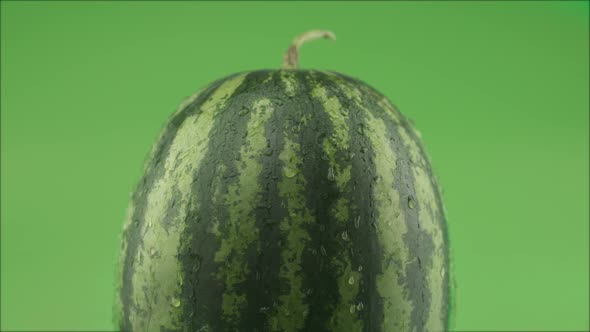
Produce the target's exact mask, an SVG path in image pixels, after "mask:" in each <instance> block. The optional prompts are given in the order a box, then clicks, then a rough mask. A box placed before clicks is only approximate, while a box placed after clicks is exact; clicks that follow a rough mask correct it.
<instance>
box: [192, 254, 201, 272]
mask: <svg viewBox="0 0 590 332" xmlns="http://www.w3.org/2000/svg"><path fill="white" fill-rule="evenodd" d="M200 269H201V256H199V255H195V257H194V263H193V272H194V273H196V272H199V270H200Z"/></svg>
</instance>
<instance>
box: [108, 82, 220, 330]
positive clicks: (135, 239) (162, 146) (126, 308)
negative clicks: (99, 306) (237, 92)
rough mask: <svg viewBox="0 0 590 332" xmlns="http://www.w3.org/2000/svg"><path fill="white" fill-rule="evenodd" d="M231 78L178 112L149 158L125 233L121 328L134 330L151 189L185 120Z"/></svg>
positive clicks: (158, 177)
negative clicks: (137, 271)
mask: <svg viewBox="0 0 590 332" xmlns="http://www.w3.org/2000/svg"><path fill="white" fill-rule="evenodd" d="M229 78H231V77H228V78H225V79H222V80H218V81H216V82H214V83H212V84H211V85H210V86H209V87H208V88H207V89H206V90H205V91H203V93H202V94H201V95H199V96H198V97H197V98H196V99H195V100H194V101H193V102H192V103H190V104H188V105H187V106H186V107H185V109H184V110H182V111H180V112H178V113H176V114H175V115H174V116H173V117H172V118H171V119H170V121H169V122H168V124H167V126H166V128H165V129H164V133H163V135H162V137H161V139H160V141H159V142H158V143H157V147H156V149H155V150H154V153H153V156H152V157H151V158H152V159H151V160H149V161H147V164H148V167H147V168H146V171H145V173H144V175H143V177H142V179H141V180H140V182H139V184H138V186H137V188H136V189H135V191H134V193H133V196H132V202H133V205H134V207H135V208H134V212H133V216H132V220H131V224H130V225H129V228H127V229H126V230H125V231H124V233H123V239H124V241H125V243H126V244H127V250H126V252H125V260H124V263H123V271H122V274H123V275H122V278H123V280H122V285H121V291H120V297H121V300H120V301H121V307H122V308H121V311H122V317H121V321H120V322H119V324H120V328H121V330H125V331H128V330H131V329H132V326H131V322H130V320H129V318H130V310H131V307H132V306H133V305H134V304H133V303H134V302H133V301H132V296H133V286H132V276H133V273H134V264H135V256H136V255H137V250H138V248H139V247H140V246H141V245H142V240H141V234H140V231H139V230H140V229H141V228H142V226H143V223H144V222H145V218H144V213H145V211H146V207H147V206H146V204H147V195H148V193H149V191H150V190H151V188H153V186H154V184H155V182H156V181H157V180H158V179H160V178H161V177H162V176H163V174H164V171H165V169H164V165H162V162H163V161H164V160H166V158H167V156H168V151H169V148H170V145H171V144H172V141H173V140H174V137H175V135H176V132H177V130H178V128H180V126H181V124H182V123H183V121H184V120H185V119H186V118H187V117H189V116H191V115H192V114H194V113H195V112H197V111H198V110H199V107H198V106H199V105H201V104H202V103H203V102H204V101H205V100H206V99H207V98H208V97H209V96H210V95H211V94H212V93H213V91H215V89H216V88H217V87H219V85H221V84H222V83H223V82H224V81H225V80H226V79H229Z"/></svg>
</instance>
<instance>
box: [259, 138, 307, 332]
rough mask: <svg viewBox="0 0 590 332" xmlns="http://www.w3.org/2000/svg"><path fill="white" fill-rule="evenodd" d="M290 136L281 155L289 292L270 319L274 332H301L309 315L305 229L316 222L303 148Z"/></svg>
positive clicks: (284, 258)
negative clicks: (308, 201) (303, 265)
mask: <svg viewBox="0 0 590 332" xmlns="http://www.w3.org/2000/svg"><path fill="white" fill-rule="evenodd" d="M288 132H289V131H288V130H287V131H285V145H284V148H283V151H281V153H280V155H279V159H280V160H281V161H282V162H283V165H284V166H283V170H282V173H283V174H282V179H281V181H280V182H279V184H278V189H279V195H280V197H281V198H282V201H283V202H284V204H285V208H286V209H287V212H288V216H287V217H285V218H284V219H283V220H281V222H280V225H279V227H280V230H281V231H282V232H283V234H287V239H286V244H285V246H284V248H283V250H282V251H281V259H282V262H283V265H282V266H281V268H280V270H279V276H280V278H281V279H282V280H286V281H287V284H288V286H289V290H288V292H287V293H286V294H283V295H281V296H279V300H280V301H279V302H280V304H279V306H278V308H277V310H276V311H275V312H273V314H272V316H270V317H269V322H270V326H271V328H272V330H273V331H299V330H300V329H302V328H303V326H304V323H305V318H306V317H307V313H308V306H307V304H306V303H305V290H304V289H303V279H302V275H301V255H302V254H303V251H304V249H305V246H306V244H307V243H308V242H309V241H310V239H311V238H310V236H309V234H308V233H307V230H306V226H305V225H306V224H309V223H312V222H314V220H315V219H314V216H313V215H312V214H311V212H310V211H309V210H308V209H307V207H306V205H305V202H306V196H305V194H306V191H305V188H306V182H305V178H304V176H303V174H302V173H301V168H302V166H303V163H302V160H301V154H300V152H301V146H300V145H299V143H296V142H294V141H292V140H291V139H289V137H288Z"/></svg>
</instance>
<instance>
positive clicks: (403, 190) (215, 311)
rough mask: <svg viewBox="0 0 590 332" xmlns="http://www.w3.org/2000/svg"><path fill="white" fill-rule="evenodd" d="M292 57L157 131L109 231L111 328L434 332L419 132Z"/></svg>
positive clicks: (235, 78) (438, 304)
mask: <svg viewBox="0 0 590 332" xmlns="http://www.w3.org/2000/svg"><path fill="white" fill-rule="evenodd" d="M306 36H307V37H306V38H303V41H305V40H309V39H313V38H317V37H318V36H328V37H331V35H329V34H327V33H323V34H320V35H318V33H317V32H315V35H314V34H313V33H312V34H308V35H306ZM310 36H311V37H310ZM297 41H299V44H298V43H297ZM301 43H302V39H301V38H300V39H298V40H297V39H296V42H294V46H292V47H291V48H290V49H289V52H287V56H286V57H285V62H286V64H285V66H284V68H283V69H277V70H258V71H252V72H244V73H239V74H234V75H231V76H228V77H225V78H223V79H220V80H218V81H216V82H214V83H212V84H210V85H209V86H207V87H206V88H204V89H203V90H201V91H200V92H198V93H196V94H194V95H193V96H192V97H190V98H189V99H188V100H187V101H186V102H185V103H184V104H183V105H181V107H179V109H178V111H177V112H176V113H175V114H173V115H172V117H171V118H170V120H169V121H168V123H167V125H166V126H165V128H164V130H163V132H162V133H161V136H160V137H159V139H158V140H157V142H156V144H155V145H154V148H153V151H152V153H151V157H150V158H149V160H148V162H147V164H146V167H145V171H144V174H143V177H142V178H141V180H140V182H139V184H138V186H137V188H136V190H135V192H134V193H133V195H132V198H131V202H130V206H129V209H128V216H127V219H126V223H125V226H124V231H123V235H122V241H121V244H122V246H121V262H120V284H119V287H118V293H117V294H118V295H117V305H116V316H117V318H116V319H117V324H118V326H119V328H120V329H121V330H124V331H415V332H420V331H443V330H446V329H447V328H448V321H449V312H450V310H449V308H450V295H451V294H450V289H451V288H450V278H449V250H448V236H447V230H446V221H445V215H444V210H443V204H442V201H441V194H440V191H439V185H438V184H437V179H436V177H435V176H434V175H433V171H432V168H431V165H430V162H429V158H428V157H427V155H426V153H425V151H424V148H423V145H422V143H421V140H420V134H419V132H418V131H416V130H415V129H414V127H413V125H412V124H411V123H410V122H409V121H408V119H407V118H405V117H404V116H403V115H402V114H401V113H400V112H399V110H398V109H397V108H396V107H395V106H394V105H393V104H392V103H391V102H390V101H389V100H388V99H387V98H386V97H385V96H384V95H383V94H381V93H379V92H378V91H377V90H375V89H374V88H372V87H371V86H369V85H368V84H366V83H364V82H362V81H360V80H358V79H355V78H351V77H348V76H345V75H342V74H339V73H337V72H332V71H320V70H302V69H298V68H297V66H296V59H297V52H296V51H297V48H298V46H299V45H300V44H301Z"/></svg>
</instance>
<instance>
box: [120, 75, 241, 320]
mask: <svg viewBox="0 0 590 332" xmlns="http://www.w3.org/2000/svg"><path fill="white" fill-rule="evenodd" d="M243 78H244V77H243V76H238V77H235V78H233V79H231V80H229V81H226V82H224V84H222V85H221V86H220V87H219V88H218V89H217V90H216V91H215V92H214V93H213V95H212V97H211V99H210V100H209V101H208V103H207V104H208V105H207V107H203V108H202V112H200V113H199V114H195V115H192V116H190V117H188V118H186V119H185V121H184V122H183V123H182V125H181V126H180V128H179V129H178V131H177V133H176V136H175V137H174V139H173V141H172V143H171V145H170V148H169V154H168V156H167V158H166V160H164V166H163V167H164V175H163V176H162V178H160V179H158V180H157V181H156V183H155V184H154V186H153V188H151V191H150V192H148V193H147V203H146V211H145V215H144V218H145V220H144V224H143V226H142V228H141V230H140V232H141V237H142V240H143V246H140V247H139V248H138V250H137V254H136V257H135V264H134V268H135V273H134V274H133V280H132V285H133V298H132V303H133V305H132V306H131V309H130V318H129V319H130V322H131V326H132V328H133V330H137V331H152V330H154V331H159V330H160V328H161V327H164V328H168V329H175V328H180V327H181V325H180V321H179V319H180V315H181V308H182V303H180V302H179V301H180V300H179V294H180V285H181V284H180V282H179V275H180V271H181V268H182V266H181V264H180V262H179V261H178V259H177V254H178V250H179V247H178V246H179V242H180V236H181V234H182V232H183V231H184V228H185V224H184V218H185V215H186V212H187V205H188V204H189V201H190V196H191V183H192V181H193V174H194V172H195V171H196V170H197V169H198V168H199V166H200V165H201V162H202V159H203V156H204V155H205V154H206V152H207V145H208V144H206V142H207V140H208V139H209V132H210V131H211V128H212V126H213V122H214V117H215V109H216V108H218V107H223V106H222V105H223V104H222V103H223V102H224V101H225V99H226V97H225V96H226V95H230V94H231V93H232V92H233V91H234V90H235V88H236V87H237V86H238V85H239V84H240V83H241V82H242V80H243ZM174 193H178V194H179V195H180V197H174V198H176V199H177V201H176V202H175V204H176V206H177V211H178V215H177V216H176V218H175V220H173V222H172V223H170V226H169V227H168V228H167V229H165V228H164V225H163V224H162V221H163V220H164V219H165V218H166V215H165V214H166V209H167V207H168V205H169V203H170V201H171V200H172V199H173V195H174ZM145 317H148V319H147V321H146V320H145Z"/></svg>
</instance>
